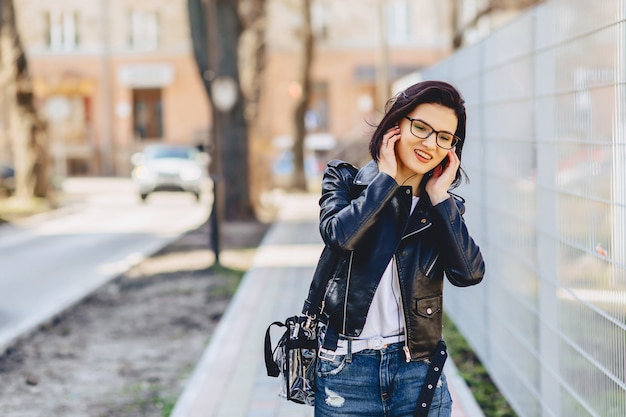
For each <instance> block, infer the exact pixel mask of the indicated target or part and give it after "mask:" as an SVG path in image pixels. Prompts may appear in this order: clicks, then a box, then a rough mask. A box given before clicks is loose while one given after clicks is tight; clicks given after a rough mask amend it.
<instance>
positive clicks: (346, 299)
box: [343, 252, 354, 334]
mask: <svg viewBox="0 0 626 417" xmlns="http://www.w3.org/2000/svg"><path fill="white" fill-rule="evenodd" d="M353 256H354V252H350V262H349V263H348V279H347V280H346V295H345V296H344V300H343V334H346V319H347V316H348V292H349V290H350V279H351V278H352V257H353Z"/></svg>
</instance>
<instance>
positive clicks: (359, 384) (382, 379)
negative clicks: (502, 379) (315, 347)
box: [315, 342, 452, 417]
mask: <svg viewBox="0 0 626 417" xmlns="http://www.w3.org/2000/svg"><path fill="white" fill-rule="evenodd" d="M402 345H403V343H402V342H400V343H394V344H391V345H388V346H386V347H383V348H382V349H380V350H374V349H368V350H363V351H360V352H357V353H354V354H353V355H352V362H351V363H347V362H346V356H345V355H328V354H327V353H325V352H320V357H319V358H318V363H317V391H316V394H315V416H316V417H341V416H368V417H375V416H380V417H412V416H413V412H414V411H415V407H416V405H417V397H418V396H419V393H420V389H421V387H422V384H423V382H424V378H425V377H426V373H427V372H428V366H429V362H428V361H418V362H409V363H407V362H406V360H405V356H404V352H403V351H402ZM451 412H452V398H451V397H450V392H449V391H448V385H447V383H446V378H445V376H444V375H443V374H442V375H441V378H440V380H439V383H438V384H437V388H436V390H435V396H434V398H433V402H432V405H431V407H430V411H429V413H428V417H450V415H451Z"/></svg>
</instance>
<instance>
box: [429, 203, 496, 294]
mask: <svg viewBox="0 0 626 417" xmlns="http://www.w3.org/2000/svg"><path fill="white" fill-rule="evenodd" d="M433 209H434V211H435V213H437V214H438V216H439V218H440V220H441V221H440V223H441V224H440V228H439V230H440V234H439V238H440V245H441V251H442V254H443V255H444V259H445V266H444V270H445V273H446V276H447V277H448V280H449V281H450V282H451V283H452V284H453V285H455V286H457V287H468V286H470V285H476V284H478V283H479V282H480V281H482V279H483V276H484V274H485V263H484V261H483V257H482V254H481V253H480V248H479V247H478V245H477V244H476V243H475V242H474V239H472V237H471V236H470V234H469V232H468V230H467V226H466V225H465V221H464V220H463V216H462V212H463V211H464V210H463V209H464V207H463V206H461V207H458V206H457V204H456V201H455V199H454V197H450V198H448V199H447V200H445V201H442V202H441V203H439V204H437V205H435V206H433Z"/></svg>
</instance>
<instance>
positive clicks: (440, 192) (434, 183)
mask: <svg viewBox="0 0 626 417" xmlns="http://www.w3.org/2000/svg"><path fill="white" fill-rule="evenodd" d="M455 150H456V148H452V149H450V150H449V151H448V164H447V165H446V167H445V168H443V167H442V166H441V165H439V166H437V168H435V171H434V172H433V175H432V177H430V179H429V180H428V182H427V183H426V192H427V193H428V197H429V198H430V201H431V202H432V204H433V205H436V204H439V203H441V202H442V201H445V200H447V199H448V198H449V197H450V195H449V194H448V189H449V188H450V186H451V185H452V183H453V182H454V179H455V178H456V173H457V171H458V170H459V167H460V166H461V161H460V160H459V157H458V156H457V154H456V152H455Z"/></svg>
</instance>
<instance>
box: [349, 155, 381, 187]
mask: <svg viewBox="0 0 626 417" xmlns="http://www.w3.org/2000/svg"><path fill="white" fill-rule="evenodd" d="M376 175H378V164H377V163H376V161H374V160H372V161H370V162H368V163H367V165H365V166H364V167H363V168H361V169H360V170H359V172H357V174H356V176H355V177H354V184H356V185H368V184H369V183H370V182H372V180H373V179H374V177H375V176H376Z"/></svg>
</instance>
